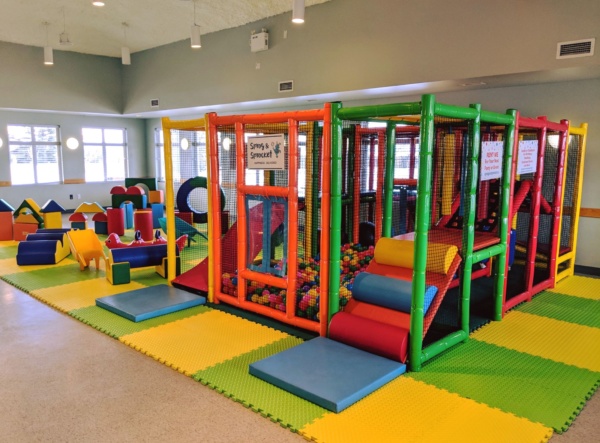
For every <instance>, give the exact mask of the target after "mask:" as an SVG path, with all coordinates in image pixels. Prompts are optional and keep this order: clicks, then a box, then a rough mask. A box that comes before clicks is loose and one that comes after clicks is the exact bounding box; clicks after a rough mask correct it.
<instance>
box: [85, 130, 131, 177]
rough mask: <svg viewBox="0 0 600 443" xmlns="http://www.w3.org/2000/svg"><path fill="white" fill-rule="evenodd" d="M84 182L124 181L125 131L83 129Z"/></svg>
mask: <svg viewBox="0 0 600 443" xmlns="http://www.w3.org/2000/svg"><path fill="white" fill-rule="evenodd" d="M82 135H83V157H84V163H85V181H86V182H104V181H116V180H125V176H126V175H127V155H126V153H127V150H126V148H127V142H126V137H125V136H126V132H125V129H108V128H83V129H82Z"/></svg>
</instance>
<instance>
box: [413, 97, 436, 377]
mask: <svg viewBox="0 0 600 443" xmlns="http://www.w3.org/2000/svg"><path fill="white" fill-rule="evenodd" d="M434 113H435V96H433V95H430V94H428V95H424V96H423V98H422V101H421V130H420V132H421V134H420V138H421V147H420V152H419V180H418V183H417V207H416V216H415V240H414V241H415V255H414V266H413V281H412V302H411V310H410V336H409V340H410V342H409V364H410V368H411V370H413V371H419V370H420V369H421V352H422V349H423V316H424V312H423V297H424V294H425V268H426V264H427V235H428V231H429V218H430V213H431V180H432V177H433V145H434V141H435V138H434V117H435V115H434Z"/></svg>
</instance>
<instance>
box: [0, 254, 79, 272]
mask: <svg viewBox="0 0 600 443" xmlns="http://www.w3.org/2000/svg"><path fill="white" fill-rule="evenodd" d="M74 263H77V262H76V261H74V260H71V258H65V259H64V260H61V261H60V262H58V263H57V264H55V265H27V266H19V265H18V264H17V260H16V259H14V258H4V259H2V260H0V274H1V275H10V274H16V273H18V272H31V271H38V270H40V269H48V268H55V267H57V266H67V265H72V264H74Z"/></svg>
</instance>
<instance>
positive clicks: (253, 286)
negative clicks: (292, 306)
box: [222, 244, 374, 321]
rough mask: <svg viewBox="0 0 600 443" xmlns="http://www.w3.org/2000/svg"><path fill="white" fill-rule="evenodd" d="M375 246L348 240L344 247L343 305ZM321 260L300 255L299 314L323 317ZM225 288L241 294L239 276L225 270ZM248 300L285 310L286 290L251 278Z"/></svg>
mask: <svg viewBox="0 0 600 443" xmlns="http://www.w3.org/2000/svg"><path fill="white" fill-rule="evenodd" d="M373 253H374V247H373V246H369V247H366V246H361V245H360V244H356V245H352V244H345V245H344V246H342V248H341V251H340V273H341V274H340V293H339V297H340V307H342V308H343V307H344V306H346V304H347V303H348V300H349V299H350V298H351V297H352V284H353V283H354V277H355V276H356V275H357V274H358V273H360V272H363V271H364V270H365V269H366V268H367V266H368V265H369V263H370V261H371V259H372V258H373ZM319 277H320V264H319V257H316V258H309V259H308V260H302V258H299V259H298V274H297V276H296V316H298V317H304V318H308V319H310V320H314V321H318V320H319V302H320V285H319ZM222 283H223V285H222V291H223V292H224V293H225V294H229V295H233V296H236V295H237V277H236V276H235V275H232V274H228V273H225V274H223V277H222ZM246 297H247V300H250V301H252V302H253V303H259V304H261V305H265V306H269V307H271V308H273V309H278V310H280V311H285V306H286V290H285V289H281V288H276V287H273V286H269V285H265V284H264V283H259V282H255V281H250V282H248V287H247V295H246Z"/></svg>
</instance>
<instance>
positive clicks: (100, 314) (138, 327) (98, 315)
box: [69, 306, 211, 338]
mask: <svg viewBox="0 0 600 443" xmlns="http://www.w3.org/2000/svg"><path fill="white" fill-rule="evenodd" d="M210 310H211V308H209V307H206V306H195V307H193V308H189V309H184V310H182V311H177V312H173V313H171V314H166V315H161V316H160V317H155V318H150V319H148V320H144V321H141V322H138V323H135V322H132V321H130V320H127V319H126V318H123V317H121V316H120V315H117V314H113V313H112V312H110V311H107V310H106V309H102V308H100V307H98V306H88V307H86V308H81V309H74V310H72V311H70V312H69V315H71V316H73V317H75V318H76V319H77V320H79V321H81V322H83V323H85V324H88V325H90V326H92V327H93V328H95V329H98V330H99V331H101V332H103V333H105V334H107V335H110V336H111V337H113V338H119V337H121V336H123V335H128V334H133V333H135V332H140V331H144V330H146V329H150V328H154V327H156V326H160V325H164V324H166V323H171V322H173V321H176V320H181V319H183V318H187V317H192V316H194V315H198V314H202V313H204V312H207V311H210Z"/></svg>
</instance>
